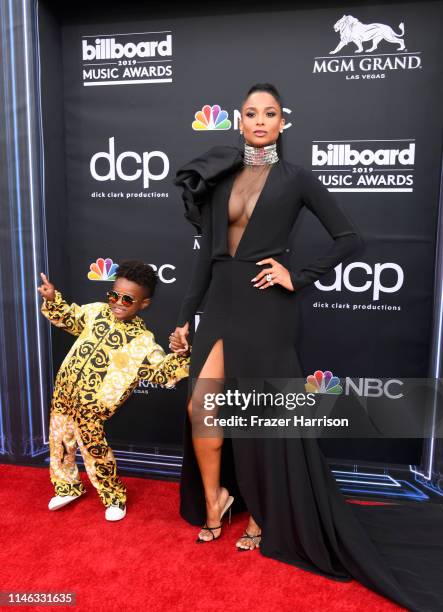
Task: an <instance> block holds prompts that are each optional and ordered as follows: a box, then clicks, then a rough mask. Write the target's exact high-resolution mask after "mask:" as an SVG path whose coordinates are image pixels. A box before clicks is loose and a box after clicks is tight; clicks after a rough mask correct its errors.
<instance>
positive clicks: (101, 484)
mask: <svg viewBox="0 0 443 612" xmlns="http://www.w3.org/2000/svg"><path fill="white" fill-rule="evenodd" d="M41 311H42V313H43V315H44V316H45V317H46V318H48V319H49V321H50V322H51V323H52V324H53V325H55V326H57V327H60V328H62V329H64V330H66V331H67V332H69V333H70V334H73V335H74V336H78V339H77V340H76V341H75V342H74V344H73V345H72V347H71V349H70V351H69V352H68V354H67V355H66V357H65V359H64V360H63V363H62V365H61V366H60V369H59V371H58V373H57V376H56V379H55V385H54V393H53V396H52V402H51V414H50V426H49V450H50V478H51V482H52V484H53V485H54V488H55V492H56V495H62V496H64V495H82V494H83V493H85V492H86V491H85V488H84V486H83V484H82V482H81V480H80V477H79V473H78V468H77V465H76V463H75V452H76V449H77V446H78V447H79V448H80V452H81V454H82V457H83V461H84V464H85V467H86V471H87V474H88V476H89V479H90V481H91V482H92V484H93V485H94V487H96V489H97V491H98V494H99V496H100V498H101V500H102V502H103V504H104V505H105V506H110V505H116V506H120V507H123V506H124V505H125V503H126V489H125V486H124V485H123V483H122V482H121V480H120V479H119V477H118V475H117V465H116V462H115V458H114V454H113V452H112V449H111V448H110V447H109V445H108V443H107V441H106V437H105V434H104V422H105V421H106V420H107V419H109V417H111V416H112V415H113V414H114V412H115V411H116V409H117V408H118V407H119V406H120V405H121V404H122V403H123V402H124V401H125V400H126V399H127V398H128V397H129V395H131V393H132V392H133V390H134V389H135V387H136V386H137V384H138V382H139V381H140V380H148V381H151V382H155V383H159V384H161V385H165V386H166V387H172V386H174V384H175V383H176V382H178V381H179V380H181V379H182V378H184V377H186V376H188V374H189V357H184V356H183V355H178V354H175V353H169V354H168V355H166V353H165V352H164V350H163V348H162V347H161V346H160V345H159V344H157V343H156V342H155V338H154V334H153V333H152V332H151V331H149V330H148V329H147V328H146V326H145V323H144V321H143V319H142V318H141V317H138V316H137V317H134V318H133V319H131V320H130V321H120V320H118V319H117V318H116V317H114V315H113V314H112V311H111V309H110V308H109V306H108V305H107V304H104V303H102V302H96V303H93V304H85V305H83V306H79V305H77V304H75V303H73V304H68V303H67V302H66V301H65V300H64V299H63V297H62V295H61V293H60V292H59V291H56V293H55V299H54V300H52V301H49V300H44V301H43V303H42V307H41Z"/></svg>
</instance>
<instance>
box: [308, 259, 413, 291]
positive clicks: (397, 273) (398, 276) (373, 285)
mask: <svg viewBox="0 0 443 612" xmlns="http://www.w3.org/2000/svg"><path fill="white" fill-rule="evenodd" d="M334 270H335V281H334V282H333V283H332V284H331V285H323V284H322V283H321V282H320V281H319V280H318V281H315V286H316V287H317V288H318V289H320V290H321V291H341V290H342V287H344V288H345V289H347V290H348V291H352V292H353V293H363V292H364V291H370V290H372V297H373V299H374V300H375V301H376V300H379V299H380V294H381V293H396V292H397V291H399V289H400V288H401V287H402V285H403V281H404V273H403V269H402V268H401V266H399V265H398V264H396V263H392V262H389V263H383V264H382V263H376V264H375V265H374V267H373V268H372V267H371V266H370V265H369V264H367V263H365V262H364V261H354V262H353V263H350V264H348V265H347V266H346V267H345V268H344V269H343V264H339V265H338V266H336V267H335V268H334ZM353 270H363V272H365V274H366V275H367V276H368V277H370V278H369V279H368V280H366V281H365V282H363V283H362V284H360V285H355V284H354V283H353V282H351V278H350V277H351V272H352V271H353ZM388 270H390V271H391V272H390V274H389V276H390V277H391V278H392V275H393V276H394V279H395V280H394V283H391V284H390V285H385V284H383V281H382V277H383V275H384V273H385V272H386V271H388ZM385 276H386V274H385Z"/></svg>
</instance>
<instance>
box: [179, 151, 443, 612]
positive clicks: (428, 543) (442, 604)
mask: <svg viewBox="0 0 443 612" xmlns="http://www.w3.org/2000/svg"><path fill="white" fill-rule="evenodd" d="M242 165H243V151H242V150H241V149H239V148H237V147H233V146H232V147H231V146H215V147H213V148H211V149H210V150H209V151H207V152H206V153H204V154H203V155H201V156H199V157H197V158H195V159H193V160H192V161H191V162H189V163H187V164H186V165H184V166H183V167H182V168H180V169H179V170H178V171H177V174H176V178H175V181H174V182H175V184H176V185H178V186H181V187H183V201H184V204H185V217H186V218H187V219H188V220H189V221H190V222H191V223H193V225H194V226H195V227H196V228H197V230H198V231H199V232H201V234H202V237H201V239H200V252H199V254H198V256H197V261H196V265H195V268H194V271H193V277H192V280H191V284H190V287H189V289H188V292H187V295H186V297H185V299H184V301H183V303H182V307H181V310H180V314H179V318H178V321H177V325H183V324H184V323H185V322H186V321H189V323H190V325H191V326H192V321H193V317H194V313H195V312H196V310H197V308H198V306H199V304H200V302H201V301H202V298H203V297H204V295H205V294H206V292H207V299H206V302H205V309H204V312H203V315H202V317H201V321H200V324H199V326H198V328H197V330H196V332H195V335H194V338H193V345H192V357H191V367H190V376H189V379H188V385H189V386H188V399H189V398H190V395H191V390H192V380H193V379H195V378H196V377H197V376H198V375H199V373H200V371H201V369H202V367H203V364H204V363H205V361H206V358H207V356H208V354H209V352H210V350H211V348H212V346H213V344H214V343H215V341H216V340H217V339H218V338H222V339H223V351H224V367H225V375H226V380H229V379H231V377H232V378H233V379H235V378H236V377H245V379H247V378H248V377H249V378H250V379H254V384H255V388H256V382H257V380H258V379H260V380H262V381H265V380H266V379H276V378H299V379H301V378H302V377H303V373H302V370H301V366H300V363H299V359H298V356H297V351H296V330H295V321H296V317H295V316H294V307H295V306H294V297H295V293H296V292H297V291H299V290H300V289H302V288H303V287H305V286H307V285H309V284H311V283H313V282H314V281H315V280H317V279H318V278H320V276H321V275H323V274H325V273H326V272H328V271H330V270H332V269H333V268H334V267H335V266H336V265H337V264H338V263H340V262H341V261H343V260H345V259H346V258H347V257H349V255H351V254H354V253H355V252H356V250H357V249H359V248H360V247H361V245H362V244H363V241H362V238H361V236H360V235H359V233H358V232H357V230H356V229H355V227H354V226H353V225H352V224H351V221H350V220H349V219H348V217H347V216H346V215H344V213H343V212H342V211H341V209H340V208H339V205H338V203H337V201H336V200H335V198H334V196H333V195H332V194H330V193H329V191H328V190H327V189H326V188H325V187H324V186H323V185H322V184H321V183H320V181H319V180H318V179H317V178H316V176H315V174H314V173H313V172H312V171H310V170H307V169H305V168H304V167H302V166H300V165H296V164H292V163H289V162H287V161H285V160H283V159H279V161H278V162H276V163H275V164H273V166H272V168H271V169H270V172H269V174H268V176H267V178H266V181H265V183H264V186H263V188H262V191H261V193H260V196H259V198H258V200H257V202H256V204H255V208H254V210H253V212H252V215H251V217H250V219H249V222H248V224H247V226H246V228H245V230H244V233H243V235H242V238H241V240H240V243H239V244H238V248H237V250H236V252H235V255H234V257H232V256H231V255H230V254H229V252H228V242H227V229H228V202H229V196H230V193H231V189H232V185H233V181H234V178H235V175H236V171H238V170H239V169H240V168H241V167H242ZM303 206H307V207H308V208H309V209H310V210H311V211H312V212H313V213H314V214H315V215H316V216H317V217H318V219H319V220H320V221H321V223H322V224H323V225H324V227H325V228H326V229H327V231H328V232H329V234H330V235H331V236H332V238H333V239H334V244H333V246H332V247H331V249H330V250H329V251H327V252H326V253H324V254H322V255H321V256H320V257H318V258H317V259H316V260H315V261H313V262H312V263H311V264H310V265H308V266H306V267H305V268H303V269H302V270H300V271H295V270H292V269H290V266H289V256H288V238H289V234H290V231H291V228H292V227H293V225H294V223H295V221H296V219H297V216H298V214H299V212H300V210H301V208H302V207H303ZM266 257H273V258H274V259H276V260H277V261H279V262H280V263H282V264H283V265H285V266H286V267H287V268H288V269H289V272H290V275H291V280H292V283H293V285H294V288H295V289H296V291H295V292H291V291H288V290H286V289H284V288H283V287H281V285H275V286H273V287H270V288H268V289H266V290H264V291H259V290H258V289H257V288H254V287H253V286H252V283H251V282H250V279H251V278H252V277H253V276H255V274H256V273H257V269H258V267H257V265H256V263H255V262H257V261H260V260H261V259H264V258H266ZM256 330H260V333H256ZM221 484H222V485H223V486H226V487H227V488H228V490H229V491H230V493H231V494H233V495H234V496H235V497H236V501H235V503H234V506H236V508H237V510H242V509H247V510H248V511H249V512H250V513H251V514H252V516H253V517H254V519H255V520H256V521H257V523H258V524H259V525H260V526H261V529H262V540H261V543H260V551H261V553H262V554H263V555H266V556H269V557H272V558H274V559H278V560H280V561H283V562H285V563H289V564H292V565H294V566H297V567H299V568H303V569H305V570H308V571H311V572H315V573H317V574H320V575H322V576H326V577H328V578H331V579H335V580H342V581H345V580H350V579H352V578H355V579H356V580H358V581H359V582H361V583H362V584H364V585H365V586H367V587H368V588H370V589H373V590H374V591H376V592H378V593H380V594H382V595H384V596H386V597H388V598H390V599H392V600H394V601H395V602H397V603H398V604H400V605H402V606H404V607H406V608H408V609H410V610H420V611H429V612H431V611H436V610H443V538H442V535H443V511H442V509H441V506H434V505H427V506H426V507H423V506H420V507H414V506H394V505H388V506H371V507H365V506H361V505H356V504H349V503H347V502H346V500H345V498H344V496H343V495H342V494H341V492H340V491H339V489H338V486H337V484H336V482H335V479H334V477H333V475H332V473H331V471H330V469H329V467H328V465H327V463H326V460H325V458H324V456H323V454H322V452H321V450H320V448H319V445H318V441H317V440H316V439H313V438H263V437H260V438H253V439H250V438H237V439H236V438H232V439H228V438H226V439H225V441H224V444H223V449H222V468H221ZM180 496H181V499H180V514H181V516H182V517H183V518H184V519H186V520H187V521H188V522H189V523H191V524H192V525H200V526H201V525H203V523H204V522H205V520H206V509H205V500H204V491H203V486H202V481H201V476H200V471H199V468H198V464H197V461H196V457H195V454H194V450H193V445H192V436H191V424H190V421H189V418H188V415H187V414H186V417H185V427H184V457H183V468H182V475H181V483H180Z"/></svg>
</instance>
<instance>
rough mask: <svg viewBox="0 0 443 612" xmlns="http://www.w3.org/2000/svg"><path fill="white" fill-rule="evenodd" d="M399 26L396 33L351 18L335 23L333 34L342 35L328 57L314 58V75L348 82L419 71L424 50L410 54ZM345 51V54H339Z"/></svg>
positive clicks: (401, 24) (345, 16) (385, 27)
mask: <svg viewBox="0 0 443 612" xmlns="http://www.w3.org/2000/svg"><path fill="white" fill-rule="evenodd" d="M397 27H398V31H397V32H396V31H394V29H393V28H391V26H389V25H386V24H383V23H362V22H361V21H359V19H357V18H356V17H353V16H352V15H343V17H341V18H340V19H339V20H338V21H337V22H336V23H335V24H334V32H336V33H337V35H338V36H339V42H338V44H337V46H336V47H335V49H332V50H331V51H329V55H326V56H318V57H315V58H314V67H313V70H312V72H313V74H324V73H339V74H344V75H345V78H346V80H351V79H354V80H363V79H369V80H370V79H384V78H385V77H386V75H387V74H389V73H392V72H401V71H408V70H417V69H420V68H421V67H422V61H421V51H413V52H409V51H408V50H407V49H406V45H405V26H404V23H403V22H401V23H399V24H398V26H397ZM342 50H344V51H343V55H337V54H338V53H339V52H340V51H342ZM351 54H352V55H351ZM331 55H334V56H335V57H333V58H331V57H330V56H331Z"/></svg>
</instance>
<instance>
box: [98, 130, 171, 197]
mask: <svg viewBox="0 0 443 612" xmlns="http://www.w3.org/2000/svg"><path fill="white" fill-rule="evenodd" d="M156 157H158V158H159V159H160V160H161V161H162V163H163V169H162V171H161V172H160V174H154V173H153V171H152V160H153V159H154V158H156ZM99 159H102V160H104V162H102V164H103V165H105V166H106V168H107V172H103V174H99V172H98V171H97V161H98V160H99ZM128 160H131V161H128ZM124 162H125V169H124V168H123V163H124ZM137 166H141V167H137ZM89 167H90V171H91V176H92V178H94V179H95V180H96V181H115V180H116V176H118V178H120V179H121V180H122V181H136V180H137V179H139V178H140V177H143V187H144V188H145V189H148V188H149V181H150V180H153V181H161V180H162V179H164V178H165V177H166V176H167V175H168V172H169V159H168V156H167V155H166V154H165V153H163V151H145V152H144V153H143V154H142V155H139V154H138V153H136V152H135V151H123V153H120V154H119V155H118V156H117V158H116V156H115V138H114V136H112V137H111V138H109V151H100V152H99V153H95V154H94V155H93V156H92V158H91V163H90V165H89Z"/></svg>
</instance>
